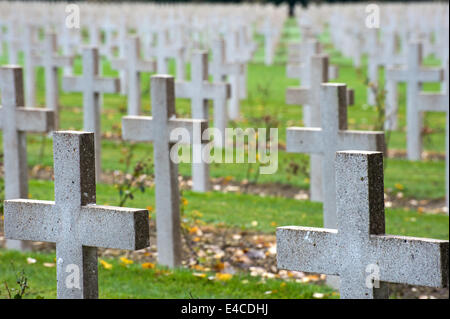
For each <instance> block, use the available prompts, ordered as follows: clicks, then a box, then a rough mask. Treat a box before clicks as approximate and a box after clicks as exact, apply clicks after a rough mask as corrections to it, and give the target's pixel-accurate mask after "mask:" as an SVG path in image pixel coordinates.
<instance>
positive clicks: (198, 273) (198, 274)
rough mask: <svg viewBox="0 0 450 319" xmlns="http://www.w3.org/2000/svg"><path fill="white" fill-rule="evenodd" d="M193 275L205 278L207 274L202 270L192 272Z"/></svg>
mask: <svg viewBox="0 0 450 319" xmlns="http://www.w3.org/2000/svg"><path fill="white" fill-rule="evenodd" d="M192 275H193V276H195V277H200V278H205V277H206V274H204V273H200V272H194V273H192Z"/></svg>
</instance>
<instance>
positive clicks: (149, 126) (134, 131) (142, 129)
mask: <svg viewBox="0 0 450 319" xmlns="http://www.w3.org/2000/svg"><path fill="white" fill-rule="evenodd" d="M154 127H155V124H154V123H153V118H152V117H151V116H125V117H123V118H122V138H123V139H124V140H127V141H134V142H150V141H153V140H154V139H155V138H157V137H158V136H161V134H163V133H162V132H155V131H154ZM198 127H199V128H200V133H203V132H204V131H205V130H206V129H207V128H208V121H207V120H195V119H194V120H190V119H170V120H169V123H168V129H169V133H170V132H172V131H173V130H175V129H178V128H182V129H186V130H187V131H188V132H189V137H190V141H191V142H192V141H193V140H194V130H195V129H196V128H198ZM170 142H171V143H176V142H178V140H175V139H174V140H171V141H170Z"/></svg>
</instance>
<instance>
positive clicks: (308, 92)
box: [286, 54, 353, 202]
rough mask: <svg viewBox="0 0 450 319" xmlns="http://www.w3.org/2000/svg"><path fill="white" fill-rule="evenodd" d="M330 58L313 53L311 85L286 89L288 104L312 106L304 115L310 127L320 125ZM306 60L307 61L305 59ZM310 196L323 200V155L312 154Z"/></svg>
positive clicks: (350, 92) (350, 101)
mask: <svg viewBox="0 0 450 319" xmlns="http://www.w3.org/2000/svg"><path fill="white" fill-rule="evenodd" d="M328 61H329V59H328V56H327V55H324V54H320V55H313V56H312V57H311V58H310V62H309V63H308V64H310V67H309V71H310V74H309V75H308V78H309V81H308V82H309V85H305V86H303V85H302V86H301V87H289V88H288V89H287V91H286V104H288V105H303V109H305V108H310V111H309V112H307V113H306V112H303V117H305V116H307V115H309V116H310V118H309V120H308V121H307V122H308V123H309V124H310V125H309V126H310V127H320V126H321V119H320V104H321V101H320V90H321V87H322V84H323V83H326V82H328V80H329V77H328V71H329V63H328ZM305 62H306V61H305ZM346 103H347V105H350V104H353V90H347V102H346ZM309 163H310V166H309V168H310V179H309V180H310V198H311V200H312V201H319V202H321V201H323V194H322V190H323V187H322V163H321V155H317V154H311V156H310V161H309Z"/></svg>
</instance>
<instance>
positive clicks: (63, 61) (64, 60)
mask: <svg viewBox="0 0 450 319" xmlns="http://www.w3.org/2000/svg"><path fill="white" fill-rule="evenodd" d="M54 60H55V64H56V66H58V67H63V66H71V65H72V64H73V57H72V56H56V57H55V58H54Z"/></svg>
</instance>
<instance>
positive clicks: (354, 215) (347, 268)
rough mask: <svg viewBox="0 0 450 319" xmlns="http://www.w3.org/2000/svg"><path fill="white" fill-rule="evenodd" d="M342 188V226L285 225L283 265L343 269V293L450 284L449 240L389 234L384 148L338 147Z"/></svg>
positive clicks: (368, 295) (280, 236) (280, 247)
mask: <svg viewBox="0 0 450 319" xmlns="http://www.w3.org/2000/svg"><path fill="white" fill-rule="evenodd" d="M336 189H337V194H336V202H337V205H336V206H337V215H338V225H339V226H338V230H336V229H322V228H311V227H296V226H288V227H279V228H278V229H277V262H278V268H281V269H289V270H296V271H308V272H317V273H324V274H329V275H339V276H340V294H341V298H358V299H372V298H374V299H375V298H387V297H388V289H387V284H386V282H396V283H406V284H411V285H422V286H432V287H445V286H447V285H448V271H449V269H448V257H449V254H448V249H449V242H448V241H443V240H434V239H427V238H413V237H403V236H392V235H385V216H384V184H383V154H382V153H380V152H362V151H360V152H358V151H344V152H338V153H337V155H336ZM368 266H369V268H368ZM370 267H375V268H376V267H377V268H378V277H377V280H378V281H379V282H378V283H379V287H376V286H370V283H373V281H371V279H370V278H371V277H369V276H370V275H372V274H375V272H373V269H374V268H370ZM368 269H369V270H368ZM368 278H369V280H368ZM368 281H369V284H368V283H367V282H368Z"/></svg>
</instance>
